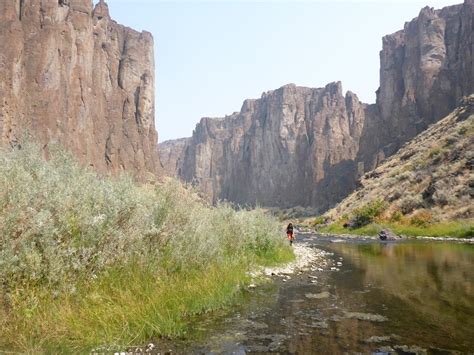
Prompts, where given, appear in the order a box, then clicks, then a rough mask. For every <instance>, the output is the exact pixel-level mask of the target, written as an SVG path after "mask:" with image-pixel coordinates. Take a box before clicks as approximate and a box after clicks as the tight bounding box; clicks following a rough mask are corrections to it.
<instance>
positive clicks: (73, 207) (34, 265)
mask: <svg viewBox="0 0 474 355" xmlns="http://www.w3.org/2000/svg"><path fill="white" fill-rule="evenodd" d="M291 257H292V252H291V249H290V248H289V247H288V245H287V243H286V241H285V238H284V237H282V236H281V231H280V226H279V224H278V222H277V221H276V220H274V219H273V218H271V217H269V216H267V215H266V214H265V213H264V212H263V211H262V210H254V211H244V210H242V211H238V212H237V211H235V210H233V209H232V208H231V206H229V205H226V204H221V205H219V206H217V207H215V208H212V207H208V206H207V205H206V204H205V203H203V201H202V200H201V199H200V198H199V197H198V196H197V195H196V194H195V193H193V192H192V191H190V190H189V189H187V188H186V187H185V186H183V185H182V184H181V183H179V182H178V181H176V180H172V179H170V180H167V181H165V182H164V183H162V184H160V185H158V186H151V185H145V186H140V185H138V184H136V183H135V182H134V180H133V179H132V178H130V177H127V176H123V177H120V178H117V179H111V178H101V177H98V176H97V174H96V173H94V172H93V171H91V170H88V169H84V168H81V167H80V166H79V165H78V164H77V163H76V162H75V160H74V159H73V158H72V156H71V155H70V154H68V153H66V152H64V151H63V150H61V149H59V148H52V149H51V155H50V160H49V161H45V160H43V159H42V157H41V150H40V149H39V148H38V147H36V146H34V145H31V144H26V145H24V146H23V148H22V149H21V150H11V151H0V300H1V301H0V349H1V348H2V346H5V344H7V348H9V349H12V347H13V348H17V349H20V350H21V351H22V352H30V350H32V349H35V350H39V349H42V350H45V349H46V348H45V346H53V347H54V346H57V345H58V344H62V343H64V344H66V345H65V346H66V348H68V347H69V346H70V345H71V344H72V343H74V344H75V345H77V346H78V347H77V348H76V350H78V352H82V351H79V350H80V349H82V348H81V347H80V346H84V345H85V343H87V345H97V343H98V342H103V341H111V342H116V341H124V339H135V340H136V339H139V340H140V341H146V340H148V339H150V338H152V337H155V336H160V335H176V334H177V333H179V332H181V330H179V329H182V328H179V327H178V326H177V324H178V323H179V324H182V323H183V322H184V320H185V319H186V317H187V316H188V315H190V314H193V313H196V312H201V311H207V310H210V309H215V308H218V307H221V306H222V305H223V304H224V303H225V302H228V301H229V299H230V298H231V297H232V296H233V295H234V294H235V293H236V292H237V290H238V289H239V283H240V282H244V280H245V279H246V277H247V276H246V275H245V272H246V270H248V269H249V268H251V267H253V266H255V265H257V264H265V263H270V262H279V261H280V262H281V261H282V260H285V261H287V260H288V259H291ZM209 270H214V271H215V272H214V273H213V275H214V276H213V277H211V278H209V279H206V280H207V281H206V283H203V284H200V283H199V281H196V280H203V279H205V278H206V277H207V276H206V275H208V274H209ZM223 270H227V271H225V272H224V271H223ZM221 272H224V274H223V275H220V274H219V273H221ZM127 275H129V276H127ZM216 275H218V276H219V277H217V276H216ZM190 280H194V281H192V282H194V284H190V282H191V281H190ZM119 281H120V282H119ZM117 282H119V283H118V284H119V285H120V289H117V287H116V285H115V284H116V283H117ZM196 282H197V283H198V284H195V283H196ZM221 284H222V285H224V284H226V285H228V287H226V288H225V289H222V290H220V286H221ZM175 285H181V286H180V287H181V289H180V288H178V289H177V291H176V292H178V293H180V294H179V295H175V298H176V300H175V301H173V302H174V303H173V305H171V306H169V307H167V306H166V303H165V304H163V303H162V300H163V297H164V295H166V294H168V293H169V294H174V293H173V288H174V287H175ZM132 286H133V289H130V290H129V289H128V287H132ZM155 286H156V288H155ZM211 289H212V290H215V291H216V292H215V293H213V292H214V291H212V292H211ZM138 290H140V291H138ZM180 290H182V291H180ZM184 293H187V294H186V297H187V298H185V297H184ZM181 294H183V299H181ZM214 294H215V296H213V295H214ZM119 295H122V296H123V299H124V303H123V304H120V303H119V305H120V307H119V306H117V307H113V305H114V304H115V302H116V301H117V302H118V299H119ZM120 297H121V296H120ZM186 299H187V300H188V301H186V302H188V303H183V302H185V300H186ZM154 302H155V303H154ZM147 304H149V305H150V307H151V308H150V307H145V306H146V305H147ZM191 305H192V307H191ZM68 307H69V308H68ZM140 307H142V308H143V307H145V308H146V309H139V308H140ZM190 307H191V308H190ZM111 309H114V312H116V313H114V314H113V319H114V320H113V321H112V320H111V321H110V322H102V321H101V320H100V319H99V320H98V321H96V322H95V319H96V317H99V316H103V317H106V313H107V312H109V311H110V310H111ZM141 310H143V312H142V313H140V311H141ZM81 315H82V316H81ZM151 317H155V319H153V320H150V318H151ZM5 319H6V320H5ZM104 319H105V318H104ZM116 320H120V321H118V322H116ZM124 329H127V331H126V332H124V331H123V330H124ZM115 336H117V337H118V338H115ZM22 341H23V343H22ZM45 344H46V345H45ZM48 344H49V345H48ZM52 344H53V345H52ZM54 344H55V345H54ZM81 344H82V345H81ZM54 349H56V350H57V348H54ZM63 350H64V349H63ZM33 352H38V351H33ZM40 352H42V351H40ZM45 352H47V353H48V352H50V351H45ZM52 352H57V351H52ZM59 352H62V351H59Z"/></svg>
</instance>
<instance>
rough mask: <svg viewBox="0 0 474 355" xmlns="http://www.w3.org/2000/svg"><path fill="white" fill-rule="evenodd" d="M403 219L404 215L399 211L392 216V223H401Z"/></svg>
mask: <svg viewBox="0 0 474 355" xmlns="http://www.w3.org/2000/svg"><path fill="white" fill-rule="evenodd" d="M402 219H403V213H402V212H400V211H399V210H396V211H394V212H393V213H392V215H391V216H390V219H389V220H390V222H401V221H402Z"/></svg>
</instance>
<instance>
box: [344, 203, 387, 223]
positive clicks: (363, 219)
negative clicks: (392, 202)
mask: <svg viewBox="0 0 474 355" xmlns="http://www.w3.org/2000/svg"><path fill="white" fill-rule="evenodd" d="M385 208H386V204H385V202H384V201H382V200H376V201H373V202H369V203H367V204H366V205H364V206H362V207H360V208H358V209H356V210H354V215H353V217H352V219H351V221H350V222H349V223H350V226H351V227H352V228H359V227H362V226H365V225H368V224H370V223H372V222H373V221H374V219H375V218H376V217H378V216H380V215H381V214H382V212H383V211H384V210H385Z"/></svg>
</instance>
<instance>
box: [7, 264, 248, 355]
mask: <svg viewBox="0 0 474 355" xmlns="http://www.w3.org/2000/svg"><path fill="white" fill-rule="evenodd" d="M246 270H247V265H244V264H228V265H214V266H210V267H209V268H208V269H206V270H199V271H196V270H193V271H189V272H183V273H178V274H170V275H167V274H163V273H160V274H157V273H156V268H155V267H150V266H148V265H146V263H138V262H137V263H133V264H128V265H123V266H122V267H117V268H113V269H111V270H109V271H108V272H107V273H106V274H105V275H104V276H102V277H101V278H99V279H97V280H95V281H94V282H92V283H86V282H84V283H82V284H81V285H78V290H77V292H76V294H74V295H63V296H61V297H59V298H56V299H55V298H53V297H52V296H51V293H50V292H46V290H42V291H41V290H38V289H32V290H29V292H28V293H26V292H23V291H22V292H18V293H16V294H15V295H14V296H13V300H12V301H13V302H12V309H11V312H12V313H11V314H10V317H9V324H7V326H6V328H4V329H3V330H2V339H3V340H2V346H3V348H9V349H18V350H21V351H28V352H47V353H65V352H66V353H77V352H81V353H82V352H90V351H91V350H93V349H94V348H97V347H103V349H108V351H109V352H110V351H123V350H124V349H126V348H127V347H128V346H133V345H135V346H139V345H143V344H145V343H146V342H147V341H150V340H151V339H153V338H156V337H159V336H166V337H176V336H185V335H186V334H187V332H188V330H189V329H188V322H189V320H190V318H191V317H192V316H194V315H196V314H201V313H205V312H209V311H213V310H216V309H219V308H222V307H225V306H227V305H231V304H232V303H233V302H234V301H235V300H236V298H237V297H238V295H239V294H240V293H241V290H242V288H243V286H245V285H246V284H247V283H248V281H249V279H248V276H246Z"/></svg>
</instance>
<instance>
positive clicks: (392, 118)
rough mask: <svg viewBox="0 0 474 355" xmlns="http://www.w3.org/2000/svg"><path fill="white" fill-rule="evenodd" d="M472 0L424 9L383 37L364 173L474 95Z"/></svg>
mask: <svg viewBox="0 0 474 355" xmlns="http://www.w3.org/2000/svg"><path fill="white" fill-rule="evenodd" d="M473 43H474V1H473V0H466V1H465V2H464V4H460V5H455V6H449V7H445V8H443V9H441V10H434V9H433V8H429V7H425V8H423V9H422V10H421V12H420V14H419V16H418V17H417V18H415V19H413V20H412V21H410V22H407V23H406V24H405V26H404V29H403V30H401V31H398V32H396V33H394V34H391V35H388V36H385V37H384V38H383V49H382V51H381V52H380V88H379V90H378V91H377V105H376V107H375V110H377V115H374V116H373V117H374V118H375V119H374V120H372V121H370V122H366V128H365V132H364V135H363V137H362V139H361V149H360V154H359V160H360V161H363V162H364V163H365V170H371V169H373V168H374V167H375V166H376V165H377V164H378V163H379V162H380V161H381V160H382V159H383V158H385V157H387V156H390V155H392V154H393V153H395V152H396V151H397V150H398V148H400V146H401V145H402V144H403V143H404V142H406V141H408V140H409V139H411V138H413V137H415V136H416V135H417V134H418V133H420V132H422V131H423V130H425V129H426V128H427V127H428V126H429V125H430V124H432V123H434V122H436V121H438V120H439V119H441V118H442V117H445V116H446V115H447V114H448V113H450V112H451V111H452V110H453V109H454V108H455V107H456V105H457V104H458V102H459V100H460V99H461V98H462V97H463V96H466V95H469V94H471V93H473V92H474V61H473V55H474V54H473V53H474V48H473Z"/></svg>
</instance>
